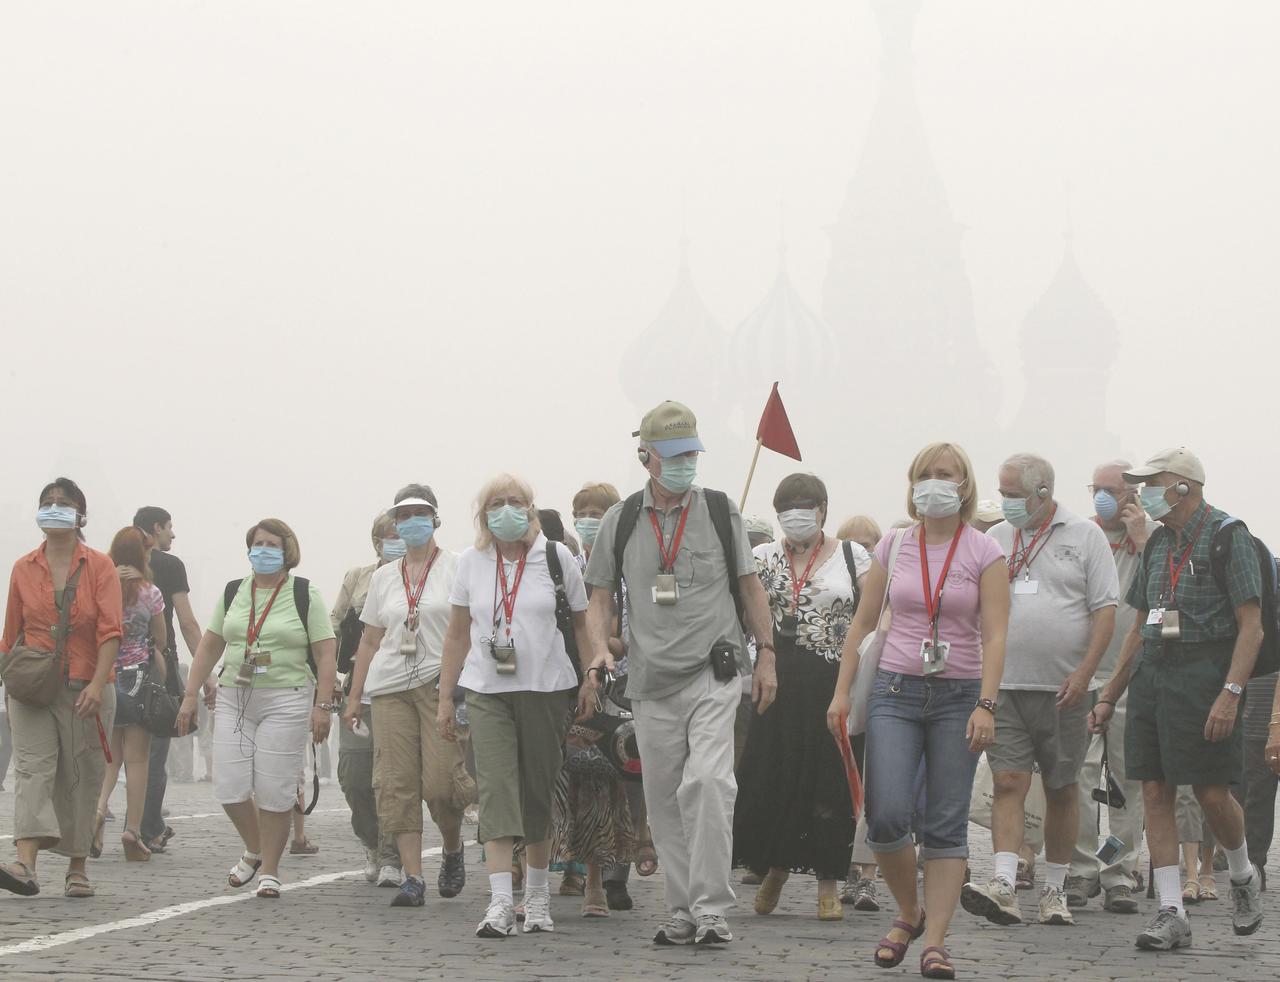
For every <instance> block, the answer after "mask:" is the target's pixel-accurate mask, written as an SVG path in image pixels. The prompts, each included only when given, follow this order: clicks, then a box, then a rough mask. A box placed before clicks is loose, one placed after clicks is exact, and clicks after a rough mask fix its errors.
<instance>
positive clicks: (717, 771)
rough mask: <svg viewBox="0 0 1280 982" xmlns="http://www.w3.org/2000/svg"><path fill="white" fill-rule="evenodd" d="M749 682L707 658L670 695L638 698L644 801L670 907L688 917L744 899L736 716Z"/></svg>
mask: <svg viewBox="0 0 1280 982" xmlns="http://www.w3.org/2000/svg"><path fill="white" fill-rule="evenodd" d="M741 696H742V688H741V685H740V684H739V682H738V681H737V680H736V679H735V680H733V681H731V682H718V681H716V680H715V678H713V677H712V675H711V666H710V665H707V667H706V668H705V669H703V671H702V673H701V674H700V675H698V676H697V677H696V678H695V679H694V680H693V681H691V682H690V683H689V684H688V685H686V686H685V687H684V688H682V689H680V690H679V691H677V692H675V693H673V694H672V695H669V696H667V697H665V698H663V699H644V700H636V701H634V702H633V704H632V706H633V710H634V713H635V720H636V738H637V742H638V743H639V745H640V757H641V759H642V760H643V761H644V801H645V805H646V806H647V807H648V809H649V828H650V830H651V831H652V832H653V844H654V848H655V849H656V850H657V853H658V861H659V862H660V863H661V864H662V868H663V870H664V871H665V874H666V901H667V910H668V912H669V913H670V914H671V915H673V916H675V917H680V918H682V919H685V920H696V919H697V918H698V917H700V916H702V915H704V914H719V915H722V916H723V915H724V914H726V913H727V912H728V910H729V908H730V907H732V906H733V903H734V901H735V900H736V899H737V898H736V897H735V896H734V892H733V886H732V884H731V882H730V870H731V865H732V858H733V805H734V801H735V800H736V799H737V796H738V782H737V780H736V779H735V778H734V776H733V723H734V717H735V715H736V713H737V711H738V705H739V703H740V701H741Z"/></svg>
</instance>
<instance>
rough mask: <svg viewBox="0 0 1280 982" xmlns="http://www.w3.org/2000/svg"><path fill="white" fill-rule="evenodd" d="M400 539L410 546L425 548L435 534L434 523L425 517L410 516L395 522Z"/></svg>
mask: <svg viewBox="0 0 1280 982" xmlns="http://www.w3.org/2000/svg"><path fill="white" fill-rule="evenodd" d="M396 531H397V532H399V533H400V538H402V539H403V540H404V541H405V544H406V545H410V546H425V545H426V544H427V543H428V542H430V541H431V537H432V536H433V535H435V533H436V523H435V522H433V521H432V520H431V519H430V518H429V517H428V516H426V515H411V516H410V517H408V518H402V519H400V521H398V522H396Z"/></svg>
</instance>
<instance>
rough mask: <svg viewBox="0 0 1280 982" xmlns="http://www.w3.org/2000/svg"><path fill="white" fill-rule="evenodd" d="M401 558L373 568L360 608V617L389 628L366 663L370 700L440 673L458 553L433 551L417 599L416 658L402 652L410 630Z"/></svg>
mask: <svg viewBox="0 0 1280 982" xmlns="http://www.w3.org/2000/svg"><path fill="white" fill-rule="evenodd" d="M403 561H404V560H402V559H397V560H396V561H395V562H393V563H387V564H386V565H385V566H382V567H380V568H379V569H377V570H375V571H374V573H373V579H371V580H370V581H369V594H368V596H367V597H365V601H364V609H363V610H361V611H360V620H361V621H363V622H364V623H365V624H369V625H371V626H373V627H381V628H385V629H386V632H387V633H386V634H384V635H383V636H382V644H380V645H378V650H377V653H376V654H374V656H373V661H371V662H370V663H369V674H368V676H367V677H366V678H365V683H364V692H365V695H367V696H369V697H371V698H372V697H373V696H385V695H389V694H390V693H392V692H407V691H408V690H409V689H416V688H418V686H421V685H426V684H427V683H428V682H434V681H435V680H436V679H437V678H439V677H440V662H441V655H442V654H443V652H444V636H445V632H446V630H447V629H448V627H449V613H450V608H449V594H450V592H451V591H452V590H453V580H454V577H455V576H456V575H457V569H458V557H457V556H455V555H454V554H453V553H451V552H448V551H446V550H444V549H441V550H440V551H439V552H437V553H436V559H435V563H434V564H432V566H431V573H430V574H429V575H428V576H427V582H426V584H425V585H424V586H423V588H422V598H421V600H420V601H419V602H418V637H417V645H416V648H417V656H416V657H414V658H408V657H406V656H405V655H403V654H401V653H400V644H401V642H402V641H403V640H404V636H405V634H406V633H407V632H408V630H409V629H408V627H407V626H406V623H405V622H406V621H407V620H408V619H409V598H408V597H407V596H406V595H405V592H404V577H403V575H402V574H401V572H400V564H401V563H402V562H403ZM413 586H415V587H416V586H417V584H416V583H415V584H413Z"/></svg>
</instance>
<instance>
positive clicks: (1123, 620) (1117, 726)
mask: <svg viewBox="0 0 1280 982" xmlns="http://www.w3.org/2000/svg"><path fill="white" fill-rule="evenodd" d="M1130 467H1131V464H1130V463H1129V461H1127V460H1112V461H1109V462H1108V463H1105V464H1101V465H1099V466H1098V467H1097V468H1095V470H1094V472H1093V483H1092V484H1091V485H1090V486H1089V490H1090V491H1091V492H1092V493H1093V510H1094V521H1095V522H1097V523H1098V527H1099V528H1101V529H1102V531H1103V534H1104V535H1106V537H1107V542H1108V543H1109V544H1110V546H1111V555H1112V557H1113V558H1114V559H1115V562H1116V576H1117V577H1118V579H1119V581H1120V596H1122V597H1123V596H1125V595H1126V594H1127V593H1128V591H1129V587H1130V586H1131V585H1132V583H1133V578H1134V576H1135V575H1136V574H1137V572H1138V567H1139V565H1141V562H1142V550H1143V549H1144V548H1145V547H1146V544H1147V540H1148V539H1149V538H1150V536H1151V533H1152V532H1154V531H1155V530H1156V523H1155V522H1153V521H1151V519H1149V518H1148V517H1147V513H1146V512H1144V511H1143V510H1142V506H1141V505H1140V504H1138V490H1137V486H1136V485H1134V484H1130V483H1129V482H1127V481H1125V479H1124V472H1125V471H1127V470H1129V469H1130ZM1136 616H1137V611H1135V610H1134V609H1133V608H1132V607H1130V606H1129V605H1128V604H1121V605H1120V606H1119V607H1118V608H1117V610H1116V629H1115V632H1114V633H1113V634H1112V635H1111V644H1109V645H1108V646H1107V652H1106V654H1105V655H1103V656H1102V662H1101V663H1100V664H1099V665H1098V670H1097V671H1096V672H1095V673H1094V678H1095V679H1096V680H1097V681H1098V682H1099V683H1100V684H1105V683H1106V682H1108V681H1109V680H1110V679H1111V673H1112V672H1113V671H1115V667H1116V661H1117V660H1118V659H1119V657H1120V646H1121V645H1122V644H1123V643H1124V638H1125V635H1126V634H1127V633H1128V632H1129V628H1130V627H1131V626H1132V625H1133V620H1134V618H1135V617H1136ZM1124 721H1125V699H1124V697H1123V696H1122V697H1121V698H1120V699H1119V700H1117V705H1116V710H1115V715H1114V717H1112V720H1111V727H1110V730H1109V732H1107V733H1098V734H1094V736H1093V739H1092V740H1091V741H1090V743H1089V752H1088V754H1087V755H1086V756H1085V761H1084V767H1083V768H1082V769H1081V771H1080V781H1079V783H1078V784H1077V787H1078V788H1079V800H1080V833H1079V836H1078V837H1077V839H1076V848H1075V854H1074V855H1073V856H1072V858H1071V872H1070V875H1069V876H1068V877H1067V890H1066V893H1067V906H1068V907H1083V906H1085V904H1087V903H1088V901H1089V898H1090V897H1096V896H1097V895H1098V894H1099V893H1101V892H1103V891H1106V892H1105V895H1104V896H1103V899H1102V909H1103V910H1106V911H1109V912H1110V913H1113V914H1136V913H1137V912H1138V901H1137V900H1136V899H1135V898H1134V896H1133V891H1134V889H1135V887H1136V885H1137V881H1136V878H1135V873H1136V869H1137V863H1138V847H1139V846H1140V845H1141V844H1142V784H1141V782H1139V781H1134V780H1132V779H1130V778H1129V777H1128V776H1127V771H1126V769H1125V756H1124ZM1104 761H1105V765H1106V767H1105V770H1106V773H1107V774H1108V775H1109V776H1110V778H1111V781H1114V788H1115V789H1118V790H1119V792H1120V795H1121V796H1122V797H1123V800H1119V798H1118V797H1117V796H1116V795H1115V794H1113V787H1112V784H1111V783H1110V782H1108V783H1107V784H1106V785H1105V786H1104V788H1105V792H1106V793H1105V795H1104V797H1106V799H1107V801H1106V809H1107V826H1108V828H1109V829H1110V833H1111V835H1114V836H1115V837H1116V838H1117V839H1119V840H1120V841H1121V842H1122V843H1123V846H1121V847H1120V851H1119V852H1118V853H1117V854H1116V855H1115V856H1113V857H1112V858H1111V859H1110V861H1109V862H1106V863H1104V862H1102V860H1100V859H1099V858H1098V855H1097V852H1098V837H1099V835H1100V833H1101V829H1100V828H1099V823H1098V822H1097V821H1095V818H1094V817H1095V816H1098V817H1100V816H1101V808H1102V805H1101V804H1095V798H1094V792H1096V791H1097V790H1098V788H1099V785H1100V784H1102V774H1103V771H1104V766H1103V765H1104Z"/></svg>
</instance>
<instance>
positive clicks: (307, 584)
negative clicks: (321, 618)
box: [293, 576, 320, 808]
mask: <svg viewBox="0 0 1280 982" xmlns="http://www.w3.org/2000/svg"><path fill="white" fill-rule="evenodd" d="M293 605H294V606H295V607H296V608H297V609H298V619H299V620H300V621H302V633H303V634H305V635H306V636H307V667H308V668H310V669H311V674H312V675H313V676H316V677H317V679H318V678H319V676H318V675H317V673H316V659H315V656H314V655H312V653H311V626H310V625H309V624H308V622H307V621H308V618H309V617H310V615H311V581H310V580H308V579H307V578H306V577H305V576H295V577H294V578H293ZM316 698H317V699H318V698H320V694H319V693H316ZM311 807H312V808H314V807H315V803H314V802H313V803H312V805H311Z"/></svg>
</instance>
